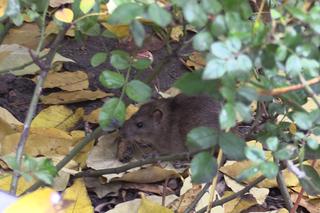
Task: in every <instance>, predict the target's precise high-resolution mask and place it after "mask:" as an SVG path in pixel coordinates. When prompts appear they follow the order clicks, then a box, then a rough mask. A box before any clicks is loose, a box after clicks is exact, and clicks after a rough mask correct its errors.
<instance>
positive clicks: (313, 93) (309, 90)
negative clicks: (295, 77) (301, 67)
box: [299, 73, 320, 109]
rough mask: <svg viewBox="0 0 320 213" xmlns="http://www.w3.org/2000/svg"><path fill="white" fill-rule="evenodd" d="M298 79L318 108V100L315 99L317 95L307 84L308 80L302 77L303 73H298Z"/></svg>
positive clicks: (319, 103) (319, 105)
mask: <svg viewBox="0 0 320 213" xmlns="http://www.w3.org/2000/svg"><path fill="white" fill-rule="evenodd" d="M299 79H300V81H301V83H302V85H303V87H304V88H305V91H306V92H307V93H308V94H309V95H310V96H311V98H312V100H313V101H314V103H315V104H316V105H317V107H318V109H320V102H319V101H318V99H317V95H316V94H315V92H314V91H313V90H312V88H311V87H310V86H309V84H308V82H307V81H306V79H305V78H304V77H303V75H302V74H301V73H300V74H299Z"/></svg>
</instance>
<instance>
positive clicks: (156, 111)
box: [120, 102, 164, 144]
mask: <svg viewBox="0 0 320 213" xmlns="http://www.w3.org/2000/svg"><path fill="white" fill-rule="evenodd" d="M163 119H164V111H163V109H161V108H160V107H159V106H158V105H157V103H155V102H150V103H147V104H144V105H143V106H141V108H140V109H139V110H138V112H136V113H135V114H134V115H133V116H132V117H131V118H130V119H129V120H127V121H126V122H125V123H124V125H123V127H122V128H121V130H120V134H121V136H122V137H123V138H125V139H126V140H128V141H132V142H134V141H135V142H138V143H142V144H151V143H153V142H154V140H155V139H156V138H157V136H158V135H159V134H161V126H162V125H163V124H162V123H163Z"/></svg>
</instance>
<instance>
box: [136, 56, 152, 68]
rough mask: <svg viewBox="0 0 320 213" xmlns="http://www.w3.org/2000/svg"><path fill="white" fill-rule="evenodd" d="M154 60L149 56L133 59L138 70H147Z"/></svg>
mask: <svg viewBox="0 0 320 213" xmlns="http://www.w3.org/2000/svg"><path fill="white" fill-rule="evenodd" d="M151 64H152V61H151V60H150V59H147V58H135V59H133V62H132V66H133V67H134V68H136V69H137V70H145V69H147V68H149V67H150V65H151Z"/></svg>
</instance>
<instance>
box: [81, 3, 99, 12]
mask: <svg viewBox="0 0 320 213" xmlns="http://www.w3.org/2000/svg"><path fill="white" fill-rule="evenodd" d="M95 3H96V1H95V0H81V1H80V10H81V11H82V12H83V13H84V14H86V13H88V12H89V11H90V10H91V9H92V8H93V6H94V5H95Z"/></svg>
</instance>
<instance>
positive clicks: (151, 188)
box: [121, 183, 175, 195]
mask: <svg viewBox="0 0 320 213" xmlns="http://www.w3.org/2000/svg"><path fill="white" fill-rule="evenodd" d="M121 188H122V189H136V190H139V191H142V192H147V193H153V194H157V195H163V194H164V195H170V194H174V193H175V192H174V191H173V190H172V189H170V188H168V187H167V188H164V186H163V185H159V184H157V183H156V184H148V183H138V184H137V183H123V184H122V187H121Z"/></svg>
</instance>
